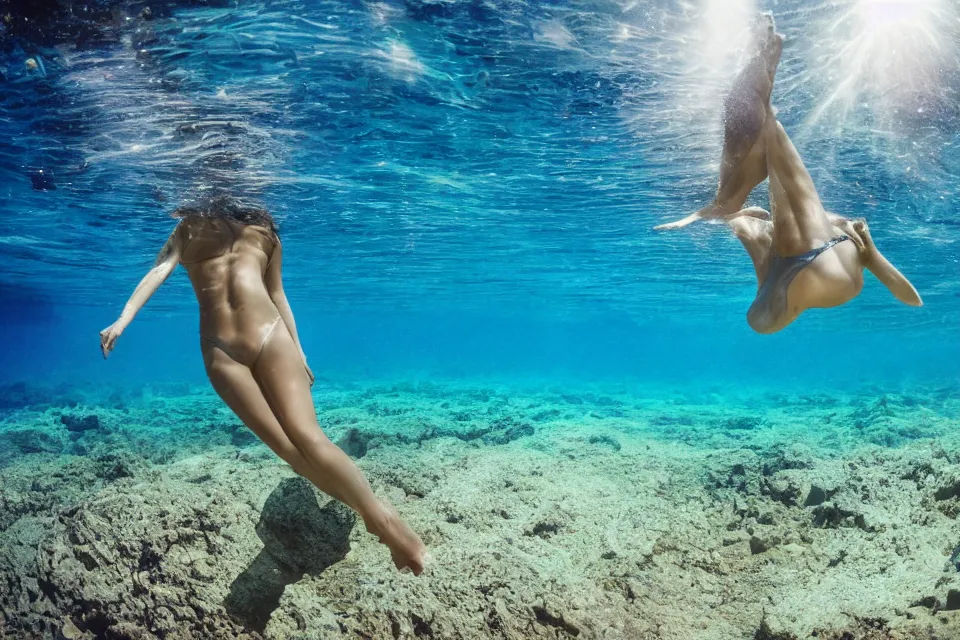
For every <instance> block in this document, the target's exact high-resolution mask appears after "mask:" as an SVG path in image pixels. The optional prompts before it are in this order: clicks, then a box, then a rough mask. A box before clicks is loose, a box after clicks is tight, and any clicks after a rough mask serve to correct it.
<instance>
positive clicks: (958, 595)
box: [943, 589, 960, 611]
mask: <svg viewBox="0 0 960 640" xmlns="http://www.w3.org/2000/svg"><path fill="white" fill-rule="evenodd" d="M943 609H944V611H960V589H950V590H949V591H947V603H946V604H945V605H944V606H943Z"/></svg>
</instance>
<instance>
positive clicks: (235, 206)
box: [100, 197, 424, 574]
mask: <svg viewBox="0 0 960 640" xmlns="http://www.w3.org/2000/svg"><path fill="white" fill-rule="evenodd" d="M173 215H174V217H177V218H180V223H179V224H178V225H177V226H176V228H175V229H174V230H173V232H172V233H171V234H170V237H169V238H168V239H167V242H166V244H164V246H163V249H162V250H161V251H160V255H159V257H158V258H157V262H156V265H155V266H154V267H153V268H152V269H151V270H150V271H149V272H148V273H147V275H146V276H145V277H144V278H143V280H141V282H140V284H139V285H138V286H137V288H136V290H135V291H134V292H133V295H132V296H131V297H130V300H129V301H128V302H127V304H126V306H125V307H124V309H123V313H122V314H121V315H120V318H119V319H118V320H117V321H116V322H114V323H113V324H112V325H110V326H109V327H107V328H106V329H104V330H103V331H101V332H100V347H101V350H102V351H103V357H104V358H106V357H107V356H108V355H109V354H110V351H111V350H112V349H113V347H114V345H115V344H116V341H117V338H118V337H119V336H120V334H121V333H123V330H124V329H125V328H126V327H127V325H129V324H130V322H131V321H132V320H133V318H134V316H136V314H137V312H138V311H139V310H140V308H141V307H143V305H144V304H145V303H146V302H147V300H149V299H150V296H152V295H153V293H154V292H155V291H156V290H157V288H159V286H160V285H161V284H162V283H163V282H164V281H165V280H166V279H167V277H168V276H169V275H170V274H171V273H172V272H173V270H174V269H175V268H176V266H177V265H178V264H182V265H183V266H184V268H185V269H186V271H187V275H188V276H189V277H190V282H191V284H192V285H193V290H194V292H195V293H196V296H197V302H198V304H199V305H200V350H201V352H202V353H203V362H204V365H205V366H206V370H207V375H208V376H209V378H210V382H211V383H212V384H213V388H214V389H215V390H216V391H217V393H218V394H219V395H220V397H221V398H223V400H224V402H226V403H227V405H228V406H229V407H230V408H231V409H232V410H233V412H234V413H236V414H237V417H238V418H240V420H242V421H243V423H244V424H246V425H247V426H248V427H249V428H250V430H251V431H253V432H254V433H255V434H256V435H257V436H258V437H259V438H260V439H261V440H262V441H263V442H264V443H265V444H266V445H267V446H269V447H270V448H271V449H273V451H274V452H276V454H277V455H279V456H280V457H281V458H282V459H283V460H285V461H286V462H287V463H288V464H289V465H290V466H291V467H293V469H294V471H296V472H297V473H299V474H300V475H302V476H304V477H305V478H307V479H308V480H310V482H312V483H313V484H314V485H315V486H316V487H317V488H318V489H320V490H321V491H323V492H324V493H327V494H329V495H331V496H333V497H334V498H336V499H338V500H340V501H341V502H343V503H345V504H347V505H348V506H350V507H352V508H353V509H354V510H356V511H357V512H358V513H359V514H360V516H361V517H362V518H363V521H364V524H365V525H366V527H367V531H369V532H370V533H372V534H374V535H376V536H377V537H378V538H379V539H380V541H381V542H383V543H384V544H386V545H387V546H388V547H389V548H390V552H391V554H392V556H393V561H394V564H396V566H397V568H399V569H403V568H410V569H411V570H412V571H413V572H414V573H416V574H419V573H420V572H421V571H422V570H423V563H424V545H423V543H422V542H421V540H420V538H419V537H418V536H417V534H416V533H414V532H413V530H411V529H410V528H409V527H408V526H407V525H406V524H405V523H404V522H403V521H402V520H401V519H400V518H399V516H398V515H397V514H396V512H395V511H394V509H393V508H392V507H391V506H390V505H388V504H386V503H384V502H382V501H380V500H379V499H378V498H377V497H376V496H375V495H374V494H373V491H372V490H371V489H370V485H369V484H368V483H367V481H366V479H365V478H364V477H363V474H362V473H361V472H360V469H358V468H357V466H356V465H355V464H354V463H353V461H352V460H351V459H350V458H349V457H348V456H347V455H346V454H345V453H344V452H343V451H341V450H340V448H339V447H337V446H336V445H335V444H333V443H332V442H331V441H330V440H329V439H328V438H327V437H326V436H325V435H324V433H323V431H321V429H320V425H319V423H318V422H317V414H316V411H315V409H314V405H313V398H312V397H311V395H310V386H311V385H312V384H313V373H312V372H311V371H310V368H309V367H308V366H307V361H306V356H305V355H304V353H303V350H302V349H301V347H300V340H299V338H298V336H297V328H296V325H295V323H294V320H293V313H292V312H291V310H290V305H289V303H288V302H287V297H286V294H285V293H284V290H283V282H282V279H281V273H280V271H281V260H282V253H283V251H282V247H281V245H280V239H279V237H278V236H277V233H276V229H275V226H274V223H273V219H272V217H271V216H270V214H269V213H267V211H265V210H263V209H261V208H258V207H254V206H249V205H244V204H241V203H239V202H237V201H234V200H232V199H229V198H223V197H221V198H217V199H214V200H212V201H211V202H209V203H207V204H204V205H201V206H195V207H181V208H179V209H177V210H176V211H175V212H174V214H173Z"/></svg>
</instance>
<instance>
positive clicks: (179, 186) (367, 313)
mask: <svg viewBox="0 0 960 640" xmlns="http://www.w3.org/2000/svg"><path fill="white" fill-rule="evenodd" d="M860 4H861V5H862V4H864V3H860ZM867 4H870V3H867ZM240 5H241V6H240V7H227V8H189V7H182V8H179V9H176V10H174V11H173V12H172V14H171V15H170V16H166V17H164V16H157V17H156V18H155V19H154V20H151V21H148V22H143V23H141V22H139V21H138V20H136V19H134V20H126V21H123V20H121V21H120V23H119V24H118V25H116V26H111V27H110V33H111V34H112V37H113V39H114V41H107V42H103V43H100V44H97V43H93V44H88V45H87V46H86V47H83V48H79V49H78V48H75V47H72V46H66V45H61V46H59V47H57V48H56V49H53V48H48V49H36V50H31V51H25V50H23V49H19V48H17V47H8V50H7V51H6V52H5V53H4V54H3V58H2V62H3V64H4V65H5V77H6V81H4V82H3V83H2V84H0V139H2V140H3V144H2V145H0V216H2V219H3V224H2V227H0V264H2V267H0V327H2V335H3V340H2V341H0V380H3V381H5V382H6V381H18V380H27V381H39V382H49V381H67V382H103V383H110V384H120V385H124V384H131V385H138V384H144V383H148V382H152V381H190V382H200V381H202V380H203V368H202V364H201V360H200V356H199V349H198V345H197V336H196V322H197V317H196V316H197V312H196V308H195V303H194V301H193V298H192V292H191V290H190V287H189V284H188V282H187V279H186V276H185V274H184V273H183V272H179V273H177V274H175V275H174V276H173V277H172V278H171V279H170V280H169V281H168V282H167V284H165V285H164V286H163V287H162V288H161V290H160V291H159V292H158V293H157V295H156V296H155V297H154V299H153V300H151V302H150V303H149V304H148V305H147V307H146V308H145V309H144V310H143V312H142V313H141V315H140V316H139V317H138V318H137V320H136V321H135V322H134V323H133V324H132V325H131V327H130V328H129V329H128V330H127V332H126V333H125V334H124V335H123V337H122V338H121V340H120V342H119V345H118V348H117V350H116V352H115V354H114V355H113V356H111V358H110V360H109V361H107V362H103V361H102V360H101V358H100V355H99V351H98V340H97V332H98V331H99V330H100V329H101V328H103V327H104V326H106V325H107V324H109V323H110V322H112V321H113V319H114V318H115V317H116V315H117V313H118V312H119V310H120V308H121V307H122V305H123V303H124V302H125V300H126V298H127V296H128V295H129V294H130V292H131V291H132V289H133V287H134V286H135V284H136V283H137V281H138V280H139V278H140V277H141V276H142V275H143V273H144V272H145V271H146V270H147V269H148V268H149V267H150V266H151V264H152V260H153V257H154V255H155V253H156V251H157V250H158V249H159V247H160V245H161V244H162V242H163V240H164V238H165V236H166V234H167V233H169V231H170V229H171V228H172V225H173V223H172V221H171V220H170V219H169V218H168V217H167V213H168V212H169V211H170V210H171V209H172V208H173V207H174V206H175V205H176V204H178V203H181V202H184V201H188V200H190V199H192V198H194V197H196V196H199V195H202V194H203V193H204V191H206V190H208V189H209V188H210V187H211V186H220V187H223V186H229V187H230V188H231V189H233V190H235V191H236V192H237V193H238V194H241V195H247V196H256V197H258V198H261V199H262V200H263V201H264V202H266V203H267V205H268V206H269V207H270V209H271V210H272V211H274V212H275V213H276V217H277V218H278V220H279V222H280V224H281V233H282V236H283V238H284V242H285V254H286V257H285V274H284V276H285V280H286V288H287V291H288V294H289V296H290V298H291V301H292V304H293V307H294V312H295V314H296V316H297V319H298V325H299V326H300V328H301V333H302V340H303V343H304V347H305V349H306V351H307V353H308V355H309V356H310V360H311V364H312V366H313V367H314V369H315V370H316V371H317V372H318V373H322V374H323V375H326V376H330V377H336V376H353V377H410V376H419V377H429V376H432V375H436V376H445V377H450V376H455V377H465V378H470V377H477V376H493V377H497V376H499V377H506V378H538V379H546V380H557V381H562V380H579V381H593V380H598V379H627V378H629V379H635V380H639V381H645V382H649V383H651V384H653V383H658V384H665V385H672V386H678V387H679V386H683V385H689V384H691V383H692V382H696V383H708V384H716V385H755V386H768V387H784V386H786V387H790V386H794V387H818V386H824V385H841V386H845V387H850V386H863V385H864V384H881V385H910V384H919V383H924V384H925V383H935V384H941V383H944V382H950V381H953V382H955V381H956V379H957V374H958V368H957V362H958V361H960V336H958V331H957V317H958V313H960V218H958V213H957V211H958V203H960V200H958V191H960V111H958V108H957V105H958V104H960V71H958V69H960V62H958V61H960V53H958V45H957V42H960V35H958V28H960V27H958V26H957V25H960V21H957V20H956V19H955V18H956V15H955V14H956V13H957V12H958V9H957V7H956V6H955V5H954V4H953V3H951V2H944V3H941V4H940V5H939V6H938V8H936V9H931V11H934V13H933V14H932V15H933V16H934V17H935V18H936V20H933V21H930V15H922V14H921V15H920V17H919V18H916V19H913V18H911V19H913V22H910V21H905V22H903V24H901V25H900V26H898V27H896V28H895V29H894V30H893V31H886V32H884V31H882V28H885V25H886V23H884V22H883V19H884V16H883V14H882V13H881V14H877V15H874V14H869V15H866V16H864V15H860V14H857V13H856V11H855V10H854V9H853V8H854V7H855V3H850V2H846V3H841V2H824V3H820V4H819V5H817V6H816V7H812V6H810V5H809V3H805V2H800V1H797V0H790V1H786V2H776V3H770V2H764V3H761V5H762V7H761V8H769V9H772V10H773V11H774V12H775V15H776V18H777V21H778V28H779V29H780V30H781V31H782V32H783V33H785V34H786V36H787V41H786V46H785V51H784V56H783V61H782V63H781V67H780V71H779V75H778V82H777V86H776V88H775V90H774V101H775V103H776V104H777V107H778V109H779V117H780V119H781V120H782V121H783V123H784V125H785V126H786V128H787V130H788V132H789V133H790V134H791V136H792V137H793V138H794V140H795V142H796V144H797V146H798V148H799V150H800V152H801V154H802V155H803V157H804V159H805V161H806V163H807V165H808V167H809V168H810V171H811V173H812V175H813V177H814V179H815V181H816V183H817V185H818V187H819V189H820V193H821V197H822V198H823V200H824V202H825V203H826V204H827V206H828V207H829V208H830V209H831V210H834V211H836V212H838V213H841V214H844V215H850V216H861V215H862V216H865V217H867V219H868V221H869V223H870V225H871V228H872V229H873V235H874V238H875V239H876V241H877V243H878V245H879V246H880V248H881V249H882V250H883V251H884V252H885V253H886V255H887V256H888V257H889V258H890V260H891V261H892V262H893V263H894V264H896V265H897V266H898V267H899V268H900V269H901V270H902V271H903V272H904V273H905V274H906V275H907V276H908V277H909V278H910V279H911V280H912V281H913V283H914V284H915V285H916V287H917V289H918V290H919V291H920V293H921V295H922V296H923V298H924V301H925V306H924V307H923V308H922V309H912V308H908V307H905V306H902V305H899V304H897V303H896V302H895V301H894V300H893V298H892V297H891V296H890V295H889V293H888V292H887V291H886V290H885V289H884V288H883V287H882V286H880V284H879V283H878V282H877V281H876V280H874V279H872V278H871V277H869V276H868V282H867V285H866V287H865V289H864V292H863V294H862V295H861V296H860V297H859V298H857V299H856V300H855V301H853V302H852V303H850V304H848V305H845V306H844V307H842V308H839V309H832V310H814V311H810V312H808V313H807V314H805V315H804V316H803V317H802V318H801V319H800V320H799V321H798V322H796V323H795V324H794V325H792V326H790V327H789V328H787V329H786V330H785V331H783V332H782V333H780V334H777V335H774V336H760V335H756V334H754V333H753V332H752V331H751V330H750V329H749V327H748V326H747V324H746V321H745V313H746V309H747V307H748V306H749V304H750V301H751V300H752V298H753V295H754V293H755V286H756V285H755V279H754V275H753V272H752V269H751V266H750V263H749V260H748V258H747V256H746V254H745V252H744V251H743V250H742V248H741V247H740V245H739V243H738V242H737V241H736V240H735V239H734V238H733V237H732V235H731V234H729V232H727V231H726V230H725V229H724V228H723V227H721V226H719V225H701V226H697V227H692V228H690V229H688V230H685V231H678V232H673V233H657V232H654V231H652V230H651V227H652V226H654V225H655V224H657V223H660V222H663V221H666V220H669V219H673V218H676V217H679V216H681V215H684V214H686V213H688V212H689V211H692V210H695V209H697V208H699V207H701V206H703V204H704V203H705V202H706V201H707V200H708V199H709V198H710V196H711V195H712V193H713V190H714V189H715V186H716V171H717V164H718V161H719V151H720V144H721V126H720V120H719V118H720V104H721V100H722V93H723V90H724V87H725V86H726V84H727V83H728V82H729V79H730V77H731V76H732V75H733V73H735V72H736V65H737V64H738V62H739V53H740V51H739V49H738V46H737V38H736V37H731V36H730V35H729V34H730V33H734V34H736V33H739V32H738V31H737V29H741V28H742V26H743V24H745V23H744V16H746V15H747V14H748V13H749V12H748V9H749V8H750V7H747V6H746V4H745V3H730V4H728V5H724V6H725V7H726V8H723V6H721V5H722V3H720V4H717V3H713V5H716V6H711V4H710V3H700V4H699V5H698V4H689V3H680V2H673V1H658V2H655V3H653V2H643V3H640V2H626V1H623V2H612V1H611V2H604V1H590V2H577V3H572V2H570V3H568V2H549V3H527V2H503V3H489V2H414V1H411V2H407V3H399V2H385V3H361V2H322V1H316V2H313V1H311V2H262V3H246V2H241V3H240ZM871 6H872V5H871ZM931 6H932V5H931ZM718 7H720V8H718ZM877 16H879V18H878V17H877ZM871 20H880V22H870V21H871ZM924 21H926V22H924ZM865 24H867V25H868V26H869V27H870V28H871V29H874V30H877V29H880V31H877V33H883V34H885V35H884V36H883V37H880V36H877V37H873V36H869V35H864V33H865V32H864V31H863V29H864V28H865V27H864V25H865ZM916 24H920V25H921V26H923V25H926V26H925V27H924V28H927V27H929V28H927V32H929V33H932V35H929V34H928V36H929V38H931V39H933V41H934V42H935V44H936V45H937V46H936V47H932V46H927V45H925V44H924V38H927V37H928V36H922V37H920V36H918V35H917V34H918V33H921V34H922V33H924V31H923V30H922V29H920V30H918V29H919V28H918V27H917V26H916ZM878 25H879V26H878ZM930 25H933V26H932V27H930ZM858 34H859V35H858ZM891 34H892V35H891ZM850 42H852V43H853V45H851V47H852V48H848V50H847V51H846V52H845V53H844V54H843V55H840V56H835V55H834V54H835V53H836V52H838V51H839V50H840V48H841V47H842V46H843V45H844V44H848V43H850ZM928 44H929V43H928ZM898 45H899V46H901V47H903V50H904V51H905V53H902V54H901V57H900V58H889V59H888V58H887V57H885V56H887V54H888V53H889V50H890V49H891V48H894V47H895V46H898ZM910 47H913V49H911V48H910ZM933 51H935V53H931V52H933ZM38 52H39V53H40V55H41V60H42V62H43V69H42V71H43V72H44V73H45V77H38V75H37V74H36V73H34V74H33V75H29V74H25V71H24V61H25V59H26V57H27V55H28V54H36V53H38ZM924 56H927V57H924ZM911 61H912V62H911ZM884 65H886V66H884ZM891 79H894V80H896V81H897V82H899V83H900V86H901V89H896V88H895V87H894V86H893V85H892V84H890V83H889V82H887V81H889V80H891ZM904 83H906V85H909V90H904V89H903V86H904ZM40 168H42V169H43V170H44V171H45V172H46V173H47V174H48V175H49V174H52V175H53V178H54V181H55V183H56V185H57V189H56V190H50V191H37V190H34V189H33V188H32V186H31V180H30V174H31V172H32V171H35V170H37V169H40ZM751 201H752V202H753V203H755V204H759V205H762V206H766V191H765V188H764V187H763V186H762V187H761V188H758V190H757V191H756V192H755V194H754V196H753V198H752V200H751Z"/></svg>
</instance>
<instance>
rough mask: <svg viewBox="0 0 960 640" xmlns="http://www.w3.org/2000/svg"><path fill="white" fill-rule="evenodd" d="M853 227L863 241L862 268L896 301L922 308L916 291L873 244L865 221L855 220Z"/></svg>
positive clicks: (861, 219) (921, 301)
mask: <svg viewBox="0 0 960 640" xmlns="http://www.w3.org/2000/svg"><path fill="white" fill-rule="evenodd" d="M853 227H854V229H855V230H856V231H857V233H859V234H860V237H861V238H863V240H864V244H865V249H864V250H863V251H861V252H860V260H861V261H862V262H863V266H865V267H866V268H867V269H869V270H870V273H872V274H873V275H875V276H876V277H877V280H879V281H880V282H882V283H883V285H884V286H885V287H886V288H887V289H889V290H890V293H892V294H893V295H894V297H896V299H897V300H899V301H900V302H902V303H903V304H906V305H910V306H911V307H922V306H923V300H922V299H921V298H920V294H919V293H917V290H916V289H915V288H914V287H913V285H912V284H910V281H909V280H907V278H906V277H905V276H904V275H903V274H902V273H900V271H899V270H898V269H897V268H896V267H895V266H893V265H892V264H890V261H889V260H887V259H886V258H885V257H883V254H882V253H880V250H879V249H877V245H875V244H874V243H873V237H872V236H871V235H870V227H868V226H867V221H866V220H864V219H863V218H860V219H858V220H855V221H854V222H853Z"/></svg>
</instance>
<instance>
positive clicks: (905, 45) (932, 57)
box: [809, 0, 960, 123]
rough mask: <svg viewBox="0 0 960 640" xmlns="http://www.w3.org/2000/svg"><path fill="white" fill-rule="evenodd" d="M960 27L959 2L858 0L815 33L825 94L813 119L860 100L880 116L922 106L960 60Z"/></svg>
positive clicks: (815, 63) (816, 69)
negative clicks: (959, 54)
mask: <svg viewBox="0 0 960 640" xmlns="http://www.w3.org/2000/svg"><path fill="white" fill-rule="evenodd" d="M958 31H960V11H958V8H957V3H956V2H955V0H856V1H855V2H853V3H852V4H851V5H850V7H849V8H848V9H847V10H846V11H844V12H843V13H842V14H841V15H840V16H839V17H838V18H836V19H834V20H832V21H831V22H830V23H829V24H827V25H825V28H823V29H821V30H820V31H819V33H820V37H819V38H815V40H818V42H817V43H816V46H815V47H813V48H812V49H811V52H812V54H813V60H812V70H813V71H814V75H815V76H817V77H819V78H822V79H824V81H825V85H826V86H825V89H826V91H825V96H824V98H823V99H822V100H820V102H819V104H818V106H817V108H816V109H815V110H814V111H813V112H812V113H811V116H810V118H809V123H813V122H816V121H818V120H819V119H820V118H821V117H823V116H824V114H825V113H827V112H828V111H832V110H835V109H839V110H840V111H841V112H847V111H849V110H850V109H852V108H854V107H855V106H857V105H860V106H864V107H868V108H870V109H871V110H872V111H873V112H874V114H875V115H877V116H881V117H883V116H889V115H891V114H893V113H897V112H900V111H902V110H909V109H914V110H922V109H923V104H924V103H925V102H926V101H927V100H928V99H929V98H930V97H931V96H933V95H934V94H936V93H937V92H938V91H939V88H940V83H941V81H942V76H943V74H944V72H945V71H947V69H948V68H949V67H950V65H954V66H955V65H956V64H957V34H958Z"/></svg>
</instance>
